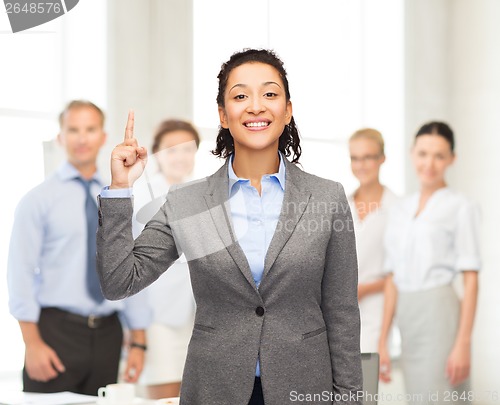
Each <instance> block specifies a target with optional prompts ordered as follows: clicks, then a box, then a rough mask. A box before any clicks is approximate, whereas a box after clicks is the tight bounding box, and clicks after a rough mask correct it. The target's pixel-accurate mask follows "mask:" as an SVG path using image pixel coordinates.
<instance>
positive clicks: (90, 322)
mask: <svg viewBox="0 0 500 405" xmlns="http://www.w3.org/2000/svg"><path fill="white" fill-rule="evenodd" d="M87 326H88V327H89V328H90V329H95V328H97V322H96V316H95V315H90V316H89V317H88V318H87Z"/></svg>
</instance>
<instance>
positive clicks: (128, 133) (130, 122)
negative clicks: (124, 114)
mask: <svg viewBox="0 0 500 405" xmlns="http://www.w3.org/2000/svg"><path fill="white" fill-rule="evenodd" d="M133 137H134V111H133V110H130V111H129V112H128V118H127V126H126V127H125V141H126V140H127V139H132V138H133Z"/></svg>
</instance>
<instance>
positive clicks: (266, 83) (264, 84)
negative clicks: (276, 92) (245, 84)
mask: <svg viewBox="0 0 500 405" xmlns="http://www.w3.org/2000/svg"><path fill="white" fill-rule="evenodd" d="M270 84H275V85H276V86H278V87H279V88H280V89H281V86H280V85H279V84H278V83H276V82H264V83H262V85H263V86H269V85H270Z"/></svg>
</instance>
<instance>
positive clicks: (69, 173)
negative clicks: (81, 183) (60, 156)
mask: <svg viewBox="0 0 500 405" xmlns="http://www.w3.org/2000/svg"><path fill="white" fill-rule="evenodd" d="M57 176H58V177H59V178H60V179H61V180H62V181H68V180H73V179H76V178H78V177H81V175H80V172H79V171H78V170H77V169H76V167H75V166H73V165H72V164H71V163H69V162H68V161H65V162H64V163H62V164H61V166H59V168H58V169H57ZM92 180H95V181H96V182H97V183H98V184H99V185H102V184H103V183H102V179H101V176H100V175H99V173H98V172H95V173H94V175H93V176H92Z"/></svg>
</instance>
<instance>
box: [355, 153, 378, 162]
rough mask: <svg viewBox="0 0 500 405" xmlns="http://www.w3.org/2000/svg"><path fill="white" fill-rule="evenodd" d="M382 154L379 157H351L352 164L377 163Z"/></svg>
mask: <svg viewBox="0 0 500 405" xmlns="http://www.w3.org/2000/svg"><path fill="white" fill-rule="evenodd" d="M380 156H381V155H380V154H378V155H364V156H351V163H358V162H360V163H365V162H375V161H376V160H379V159H380Z"/></svg>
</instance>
